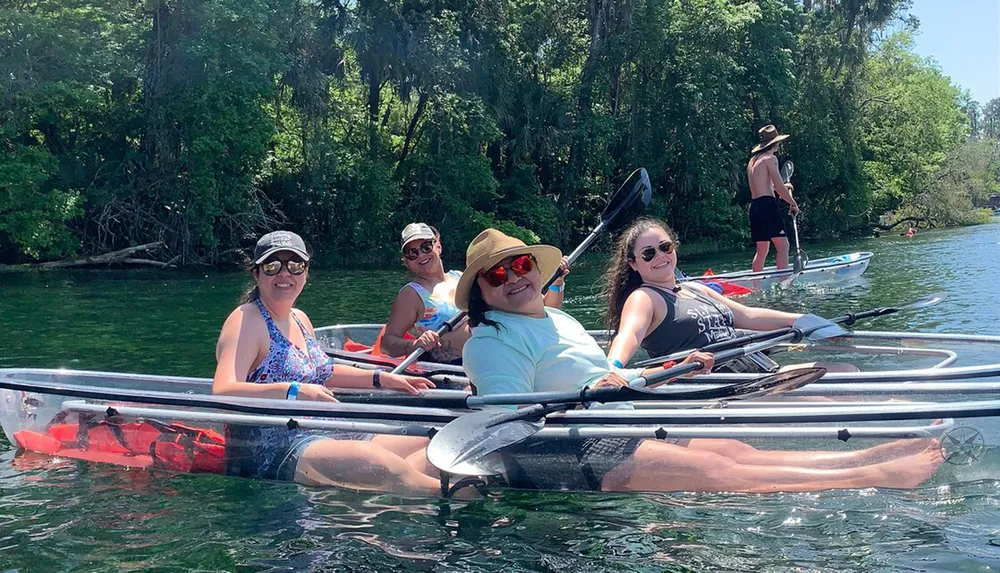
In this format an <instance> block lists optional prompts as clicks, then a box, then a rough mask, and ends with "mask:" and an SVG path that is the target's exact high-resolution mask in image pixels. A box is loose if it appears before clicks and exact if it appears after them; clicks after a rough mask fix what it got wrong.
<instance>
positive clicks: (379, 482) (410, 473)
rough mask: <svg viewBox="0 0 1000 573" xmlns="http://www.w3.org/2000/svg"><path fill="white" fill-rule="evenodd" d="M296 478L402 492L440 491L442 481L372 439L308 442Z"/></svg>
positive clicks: (303, 482) (298, 480) (435, 493)
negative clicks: (364, 440) (368, 440)
mask: <svg viewBox="0 0 1000 573" xmlns="http://www.w3.org/2000/svg"><path fill="white" fill-rule="evenodd" d="M295 481H296V482H298V483H301V484H305V485H332V486H339V487H346V488H351V489H361V490H373V491H383V492H393V493H402V494H421V495H438V494H439V493H440V491H441V484H440V481H439V480H438V479H436V478H433V477H431V476H429V475H427V474H425V473H422V472H420V471H419V470H417V469H416V468H414V467H413V466H411V465H410V464H408V463H406V460H404V459H403V458H401V457H399V456H398V455H396V454H394V453H393V452H391V451H389V450H387V449H385V448H382V447H380V446H378V445H376V444H373V443H371V442H359V441H346V440H319V441H316V442H313V443H311V444H309V445H308V446H307V447H306V449H305V451H304V452H303V453H302V457H300V458H299V461H298V464H297V466H296V468H295Z"/></svg>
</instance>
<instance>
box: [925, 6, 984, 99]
mask: <svg viewBox="0 0 1000 573" xmlns="http://www.w3.org/2000/svg"><path fill="white" fill-rule="evenodd" d="M909 13H910V14H912V15H914V16H916V17H917V18H918V19H919V20H920V33H919V35H918V36H917V37H916V38H915V39H916V52H917V53H918V54H920V55H921V56H926V57H931V58H933V59H935V60H936V61H937V63H938V64H939V65H940V66H941V71H942V72H944V74H945V75H946V76H950V77H951V80H952V83H955V84H958V85H959V86H961V87H962V88H964V89H967V90H969V91H970V92H972V97H973V98H974V99H976V100H978V101H979V103H981V104H985V103H986V102H988V101H989V100H991V99H993V98H995V97H1000V0H913V6H912V7H911V8H910V10H909Z"/></svg>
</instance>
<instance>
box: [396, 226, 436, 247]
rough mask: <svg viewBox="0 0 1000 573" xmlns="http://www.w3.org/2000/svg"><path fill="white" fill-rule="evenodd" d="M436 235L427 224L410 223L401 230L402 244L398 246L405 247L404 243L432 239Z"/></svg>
mask: <svg viewBox="0 0 1000 573" xmlns="http://www.w3.org/2000/svg"><path fill="white" fill-rule="evenodd" d="M435 236H436V235H435V234H434V229H432V228H431V227H430V225H428V224H427V223H410V224H409V225H407V226H406V228H405V229H403V235H402V237H403V242H402V243H401V244H400V245H399V246H400V247H405V246H406V243H409V242H410V241H416V240H417V239H433V238H434V237H435Z"/></svg>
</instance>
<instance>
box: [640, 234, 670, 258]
mask: <svg viewBox="0 0 1000 573" xmlns="http://www.w3.org/2000/svg"><path fill="white" fill-rule="evenodd" d="M674 246H675V245H674V242H673V241H670V240H666V241H661V242H660V244H659V245H656V246H655V247H646V248H644V249H642V250H641V251H639V256H640V257H642V260H644V261H646V262H647V263H648V262H649V261H651V260H653V259H654V258H655V257H656V250H657V249H659V250H660V252H661V253H667V254H668V255H669V254H670V253H672V252H674Z"/></svg>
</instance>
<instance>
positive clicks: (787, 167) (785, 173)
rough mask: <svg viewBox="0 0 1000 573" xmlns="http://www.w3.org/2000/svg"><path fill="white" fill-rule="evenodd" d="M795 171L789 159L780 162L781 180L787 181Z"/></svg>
mask: <svg viewBox="0 0 1000 573" xmlns="http://www.w3.org/2000/svg"><path fill="white" fill-rule="evenodd" d="M793 173H795V164H794V163H792V160H791V159H788V160H786V161H785V162H784V163H782V164H781V180H782V181H784V182H785V183H788V182H789V181H791V180H792V174H793Z"/></svg>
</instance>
